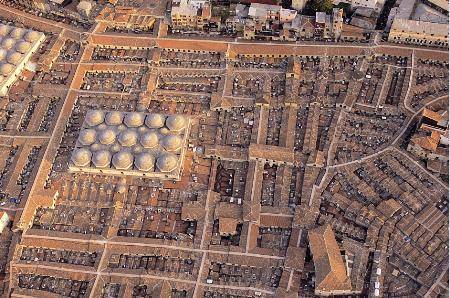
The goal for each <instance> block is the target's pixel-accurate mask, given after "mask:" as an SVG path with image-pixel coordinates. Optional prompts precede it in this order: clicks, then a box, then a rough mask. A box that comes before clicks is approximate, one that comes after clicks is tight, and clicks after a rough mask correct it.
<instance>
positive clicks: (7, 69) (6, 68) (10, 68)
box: [0, 63, 14, 76]
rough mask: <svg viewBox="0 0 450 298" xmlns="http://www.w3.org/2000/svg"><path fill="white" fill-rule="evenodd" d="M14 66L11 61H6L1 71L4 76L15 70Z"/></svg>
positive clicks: (0, 68) (0, 67)
mask: <svg viewBox="0 0 450 298" xmlns="http://www.w3.org/2000/svg"><path fill="white" fill-rule="evenodd" d="M13 69H14V67H13V66H12V65H11V64H9V63H4V64H2V65H1V66H0V73H1V74H2V75H4V76H7V75H9V74H10V73H11V72H12V71H13Z"/></svg>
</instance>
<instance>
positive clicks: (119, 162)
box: [112, 151, 133, 170]
mask: <svg viewBox="0 0 450 298" xmlns="http://www.w3.org/2000/svg"><path fill="white" fill-rule="evenodd" d="M112 164H113V165H114V167H115V168H116V169H118V170H128V169H129V168H130V167H131V166H132V165H133V155H131V153H130V152H127V151H119V152H117V153H116V154H114V156H113V159H112Z"/></svg>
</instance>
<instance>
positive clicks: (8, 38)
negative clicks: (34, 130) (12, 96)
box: [0, 24, 44, 96]
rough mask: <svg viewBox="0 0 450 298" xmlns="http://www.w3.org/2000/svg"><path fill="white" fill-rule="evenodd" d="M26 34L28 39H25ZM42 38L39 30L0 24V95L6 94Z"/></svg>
mask: <svg viewBox="0 0 450 298" xmlns="http://www.w3.org/2000/svg"><path fill="white" fill-rule="evenodd" d="M27 35H30V40H26V36H27ZM43 40H44V35H43V34H42V33H40V32H36V31H32V30H27V29H25V28H19V27H15V26H9V25H4V24H0V68H1V69H0V74H1V75H2V76H4V78H3V79H2V80H1V81H0V96H6V95H7V93H8V91H9V88H10V87H11V86H12V85H13V84H14V82H15V81H16V80H17V78H18V77H20V73H21V72H22V70H23V69H24V68H25V66H26V65H27V62H29V61H30V58H31V57H32V55H33V53H34V52H35V51H36V50H37V49H38V47H39V45H40V43H41V42H42V41H43ZM6 63H8V65H7V66H3V65H5V64H6Z"/></svg>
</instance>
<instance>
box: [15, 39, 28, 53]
mask: <svg viewBox="0 0 450 298" xmlns="http://www.w3.org/2000/svg"><path fill="white" fill-rule="evenodd" d="M30 48H31V44H30V43H29V42H26V41H21V42H19V44H18V45H17V47H16V49H17V52H19V53H22V54H25V53H26V52H28V51H29V50H30Z"/></svg>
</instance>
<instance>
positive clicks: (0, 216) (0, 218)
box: [0, 211, 9, 234]
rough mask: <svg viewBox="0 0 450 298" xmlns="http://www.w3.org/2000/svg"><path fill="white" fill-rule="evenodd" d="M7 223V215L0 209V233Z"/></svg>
mask: <svg viewBox="0 0 450 298" xmlns="http://www.w3.org/2000/svg"><path fill="white" fill-rule="evenodd" d="M8 223H9V216H8V214H6V212H3V211H0V234H1V233H3V230H4V229H5V228H6V226H7V225H8Z"/></svg>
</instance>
